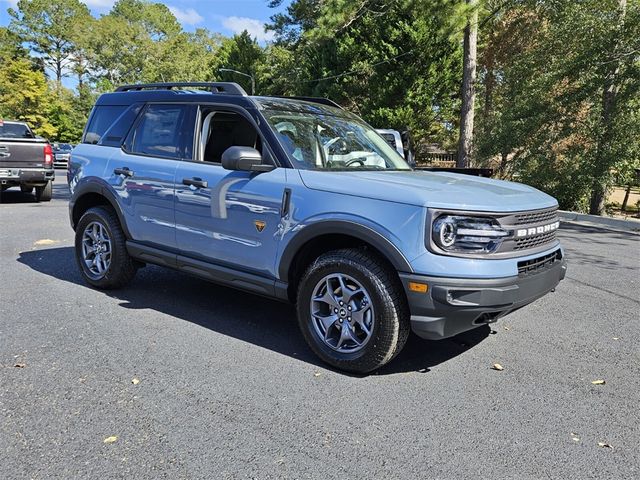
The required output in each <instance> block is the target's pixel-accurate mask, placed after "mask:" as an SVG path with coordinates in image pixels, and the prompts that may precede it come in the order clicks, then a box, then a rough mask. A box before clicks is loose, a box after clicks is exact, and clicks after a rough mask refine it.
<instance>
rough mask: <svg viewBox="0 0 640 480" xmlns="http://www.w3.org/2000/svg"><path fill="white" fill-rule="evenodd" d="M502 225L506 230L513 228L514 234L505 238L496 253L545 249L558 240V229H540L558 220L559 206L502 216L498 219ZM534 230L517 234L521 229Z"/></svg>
mask: <svg viewBox="0 0 640 480" xmlns="http://www.w3.org/2000/svg"><path fill="white" fill-rule="evenodd" d="M498 221H499V222H500V225H501V226H502V227H503V228H505V229H506V230H511V231H512V232H513V235H512V236H511V237H507V238H505V240H504V241H503V242H502V245H500V247H499V248H498V250H497V252H496V253H508V252H523V251H527V250H536V249H538V250H543V249H545V248H548V247H551V246H552V244H553V243H554V242H556V233H557V230H555V229H554V230H548V229H547V231H540V232H539V233H536V232H535V231H534V230H533V229H534V228H535V230H538V229H541V228H542V229H543V228H544V227H546V226H548V225H551V224H554V223H555V222H557V221H558V207H552V208H545V209H544V210H533V211H529V212H518V213H513V214H510V215H505V216H502V217H500V218H499V219H498ZM524 230H526V231H529V230H532V233H531V234H528V235H527V234H526V233H525V235H524V236H522V235H520V236H519V235H517V233H518V232H521V231H524Z"/></svg>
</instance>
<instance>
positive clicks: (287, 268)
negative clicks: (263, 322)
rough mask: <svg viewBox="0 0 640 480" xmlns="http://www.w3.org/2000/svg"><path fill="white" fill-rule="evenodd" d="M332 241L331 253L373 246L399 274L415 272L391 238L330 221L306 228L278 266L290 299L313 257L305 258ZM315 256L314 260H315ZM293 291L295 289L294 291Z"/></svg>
mask: <svg viewBox="0 0 640 480" xmlns="http://www.w3.org/2000/svg"><path fill="white" fill-rule="evenodd" d="M324 239H326V240H328V241H329V245H326V247H327V248H322V249H321V253H324V252H325V251H327V250H331V249H338V248H344V247H352V246H364V247H369V248H370V249H371V250H373V251H374V253H377V254H378V255H379V256H380V257H382V258H383V259H384V260H386V261H387V262H388V263H389V264H390V265H391V266H392V267H393V268H394V269H395V270H396V271H398V272H413V269H412V268H411V264H410V263H409V261H408V260H407V259H406V257H405V256H404V255H403V254H402V252H401V251H400V250H399V249H398V247H396V246H395V245H394V244H393V243H392V242H391V241H390V240H389V239H387V238H386V237H385V236H383V235H382V234H380V233H379V232H377V231H375V230H373V229H372V228H370V227H367V226H366V225H362V224H360V223H355V222H350V221H345V220H326V221H320V222H317V223H312V224H310V225H307V226H305V227H304V228H303V229H302V230H300V232H298V233H297V234H296V235H295V236H294V237H293V238H292V239H291V240H290V241H289V243H288V244H287V246H286V248H285V250H284V252H283V253H282V256H281V257H280V263H279V265H278V277H279V278H280V280H281V281H284V282H287V283H288V284H289V297H290V299H291V297H292V296H293V295H294V294H295V289H296V288H295V287H296V286H295V280H296V278H297V277H298V276H299V275H301V274H302V273H304V272H303V271H302V270H304V267H305V264H306V263H308V260H312V258H306V259H305V258H304V257H305V256H306V255H307V254H308V252H309V250H311V251H313V250H314V248H313V246H314V243H316V242H318V241H324ZM313 256H314V255H313V254H312V255H311V256H310V257H313ZM292 288H293V290H292Z"/></svg>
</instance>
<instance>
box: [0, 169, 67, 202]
mask: <svg viewBox="0 0 640 480" xmlns="http://www.w3.org/2000/svg"><path fill="white" fill-rule="evenodd" d="M70 197H71V194H70V193H69V186H68V185H67V179H66V172H65V171H62V172H60V171H58V170H56V180H55V181H54V182H53V198H52V199H53V200H64V201H68V200H69V198H70ZM0 203H6V204H18V203H36V204H37V203H38V202H36V197H35V195H34V194H33V193H23V192H21V191H20V188H19V187H11V188H9V189H7V190H5V191H4V192H2V200H1V201H0ZM42 204H43V205H46V204H47V202H43V203H42Z"/></svg>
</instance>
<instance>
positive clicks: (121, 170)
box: [113, 167, 133, 177]
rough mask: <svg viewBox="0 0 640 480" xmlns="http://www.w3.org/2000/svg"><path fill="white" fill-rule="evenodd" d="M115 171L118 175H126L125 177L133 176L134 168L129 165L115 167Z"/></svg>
mask: <svg viewBox="0 0 640 480" xmlns="http://www.w3.org/2000/svg"><path fill="white" fill-rule="evenodd" d="M113 173H115V174H116V175H124V176H125V177H133V170H129V169H128V168H127V167H123V168H115V169H114V170H113Z"/></svg>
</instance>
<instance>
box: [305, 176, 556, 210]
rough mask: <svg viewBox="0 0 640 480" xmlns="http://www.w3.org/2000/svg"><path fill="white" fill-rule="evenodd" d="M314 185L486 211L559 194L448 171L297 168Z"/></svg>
mask: <svg viewBox="0 0 640 480" xmlns="http://www.w3.org/2000/svg"><path fill="white" fill-rule="evenodd" d="M298 171H299V172H300V177H301V179H302V182H303V183H304V184H305V185H306V186H307V187H308V188H311V189H313V190H322V191H325V192H332V193H340V194H344V195H351V196H357V197H363V198H375V199H377V200H386V201H389V202H396V203H406V204H409V205H417V206H421V207H430V208H442V209H453V210H474V211H486V212H516V211H522V210H535V209H539V208H549V207H553V206H555V205H557V204H558V202H557V201H556V199H555V198H553V197H551V196H550V195H547V194H546V193H543V192H541V191H540V190H536V189H535V188H533V187H529V186H527V185H523V184H521V183H515V182H505V181H503V180H492V179H490V178H482V177H473V176H470V175H463V174H457V173H448V172H420V171H402V172H399V171H389V172H383V171H379V172H378V171H376V172H362V171H360V172H355V171H354V172H344V171H341V172H331V171H321V170H298Z"/></svg>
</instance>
